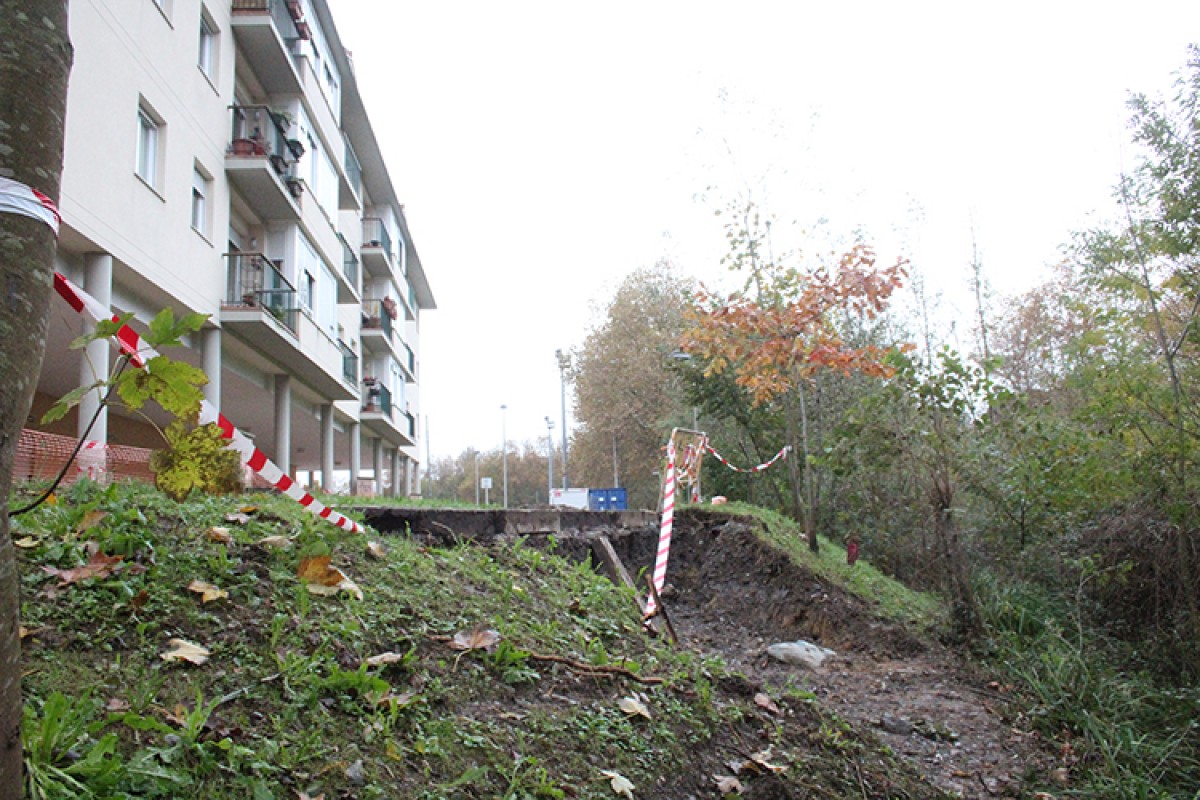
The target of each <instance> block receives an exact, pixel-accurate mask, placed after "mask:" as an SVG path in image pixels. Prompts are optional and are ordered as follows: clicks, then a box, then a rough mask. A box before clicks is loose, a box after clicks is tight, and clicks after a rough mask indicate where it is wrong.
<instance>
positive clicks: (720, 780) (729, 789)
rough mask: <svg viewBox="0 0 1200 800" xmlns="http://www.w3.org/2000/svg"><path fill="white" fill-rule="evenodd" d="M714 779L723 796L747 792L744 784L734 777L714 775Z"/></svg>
mask: <svg viewBox="0 0 1200 800" xmlns="http://www.w3.org/2000/svg"><path fill="white" fill-rule="evenodd" d="M712 779H713V782H715V783H716V784H717V791H718V792H720V793H721V794H742V793H743V792H745V791H746V787H745V786H743V785H742V782H741V781H739V780H738V779H737V778H735V777H733V776H732V775H713V776H712Z"/></svg>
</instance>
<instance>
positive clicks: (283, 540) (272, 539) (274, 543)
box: [258, 536, 292, 550]
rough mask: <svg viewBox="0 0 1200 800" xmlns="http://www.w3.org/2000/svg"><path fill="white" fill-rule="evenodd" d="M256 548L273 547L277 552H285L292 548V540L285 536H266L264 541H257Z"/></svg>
mask: <svg viewBox="0 0 1200 800" xmlns="http://www.w3.org/2000/svg"><path fill="white" fill-rule="evenodd" d="M258 546H259V547H274V548H276V549H278V550H285V549H287V548H289V547H291V546H292V540H291V539H289V538H288V537H286V536H268V537H266V538H265V539H259V540H258Z"/></svg>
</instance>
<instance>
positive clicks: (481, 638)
mask: <svg viewBox="0 0 1200 800" xmlns="http://www.w3.org/2000/svg"><path fill="white" fill-rule="evenodd" d="M499 641H500V633H499V631H494V630H492V629H491V628H483V627H479V628H476V629H475V630H473V631H471V632H470V633H467V632H466V631H459V632H458V633H456V634H454V638H453V639H451V640H450V647H451V648H453V649H455V650H487V651H489V652H490V651H491V649H492V648H493V647H495V646H496V643H497V642H499Z"/></svg>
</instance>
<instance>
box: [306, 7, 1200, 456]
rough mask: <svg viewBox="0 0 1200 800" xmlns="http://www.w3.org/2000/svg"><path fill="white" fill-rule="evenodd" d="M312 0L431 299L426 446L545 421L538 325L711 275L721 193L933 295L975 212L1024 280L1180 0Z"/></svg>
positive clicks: (576, 333)
mask: <svg viewBox="0 0 1200 800" xmlns="http://www.w3.org/2000/svg"><path fill="white" fill-rule="evenodd" d="M330 5H331V7H332V10H333V14H334V19H335V21H336V22H337V24H338V28H339V31H340V33H341V36H342V40H343V42H344V43H345V45H346V46H347V47H348V48H349V49H350V50H351V51H352V52H353V55H354V62H355V66H356V71H357V75H358V81H359V84H360V87H361V90H362V94H363V97H364V100H365V102H366V106H367V111H368V114H369V115H370V117H371V120H372V123H373V125H374V128H375V131H376V135H377V136H378V137H379V140H380V144H381V146H382V148H383V152H384V157H385V158H386V160H387V162H388V168H389V171H390V172H391V176H392V180H393V182H394V183H395V185H396V189H397V193H398V195H399V197H400V200H401V202H403V203H405V211H406V214H407V216H408V220H409V225H410V228H411V230H412V233H413V236H414V239H415V244H416V247H417V250H418V252H419V253H420V256H421V260H422V263H423V264H424V266H425V270H426V273H427V274H428V276H429V280H430V283H431V285H432V288H433V292H434V296H435V297H436V299H437V303H438V309H437V310H436V311H433V312H429V313H427V314H425V315H424V316H423V328H422V339H421V351H420V359H421V361H420V363H421V375H420V378H421V412H422V417H423V419H422V425H424V424H425V421H426V419H427V420H428V425H429V434H430V440H429V441H430V448H431V450H432V454H433V456H434V457H435V458H437V457H439V456H444V455H454V454H457V453H459V452H461V451H462V450H464V449H465V448H467V447H471V446H474V447H478V448H480V449H483V450H489V449H495V448H498V447H499V446H500V441H501V436H502V431H504V430H506V431H507V434H508V438H509V439H510V441H514V440H515V441H523V440H534V439H536V438H538V437H545V434H546V426H545V422H544V418H545V417H546V416H547V415H549V416H550V417H551V419H553V420H554V421H555V425H556V428H555V431H554V436H555V440H556V442H557V441H558V440H559V437H560V436H561V432H560V430H559V429H558V427H557V426H558V425H561V422H560V421H559V415H560V399H559V397H560V396H559V380H558V369H557V364H556V361H555V358H554V351H555V349H557V348H562V349H564V350H568V349H570V348H572V347H576V346H578V345H579V344H581V343H582V341H583V339H584V337H585V335H586V333H587V331H588V329H589V327H590V326H592V325H593V324H594V323H595V322H596V321H597V317H596V314H595V307H596V305H597V304H600V303H603V302H605V301H607V300H608V299H609V298H610V297H611V296H612V293H613V291H614V290H615V289H616V287H617V286H618V285H619V284H620V282H621V280H622V279H623V278H624V276H625V275H627V274H628V273H629V272H631V271H633V270H635V269H637V268H639V267H643V266H648V265H651V264H653V263H654V262H655V261H657V260H658V259H660V258H662V257H669V258H671V259H672V260H673V261H674V262H675V263H676V265H677V267H678V268H679V270H680V271H681V272H683V273H686V274H690V275H694V276H696V277H698V278H700V279H701V280H705V281H707V282H709V283H716V282H719V281H721V280H724V279H725V278H724V277H723V276H724V275H725V273H724V272H723V270H722V268H721V266H720V263H719V262H720V258H721V256H722V255H723V254H724V238H723V230H722V227H721V220H720V219H719V218H717V217H715V216H714V214H713V212H714V210H716V209H718V208H721V207H723V206H724V205H725V204H726V203H727V202H728V201H730V200H732V199H734V198H736V197H743V196H747V195H749V196H753V197H754V198H755V199H756V200H757V201H758V202H759V203H760V204H761V205H762V207H763V208H764V209H765V210H767V211H769V212H770V213H771V214H773V215H774V216H775V217H776V218H777V220H778V221H779V222H780V223H781V225H780V228H781V229H783V231H784V233H783V234H782V235H781V239H782V240H787V241H782V242H781V244H780V247H781V248H782V247H784V246H785V245H789V244H792V243H795V244H796V245H797V246H799V245H800V244H802V243H803V242H806V241H807V242H810V243H811V242H812V241H824V242H826V243H828V242H829V241H831V240H836V239H837V238H838V237H843V236H847V235H849V234H850V233H851V232H852V231H855V230H862V231H865V233H866V236H867V239H868V240H869V241H874V242H876V243H877V244H878V249H879V251H880V255H881V260H883V261H888V262H890V261H892V260H894V259H895V258H896V257H897V256H898V255H904V256H906V257H908V258H910V259H911V260H912V261H913V262H914V264H915V265H916V266H917V267H918V268H919V269H920V270H921V271H922V272H923V273H924V274H925V275H926V280H927V282H928V283H929V285H930V287H931V288H933V289H940V290H941V291H943V292H944V294H945V302H946V303H947V305H948V308H949V314H950V315H951V316H954V315H957V316H959V317H960V318H964V319H965V318H966V317H968V316H969V315H970V311H971V309H970V306H969V305H967V304H965V303H963V302H961V301H958V300H956V298H960V297H962V296H964V295H965V291H966V289H965V287H966V285H967V276H968V265H969V263H970V261H971V254H972V230H974V242H975V244H976V245H977V246H978V249H979V253H980V256H981V257H982V260H983V264H984V270H985V277H986V278H987V280H988V281H989V282H990V283H991V284H992V286H993V287H994V288H995V289H996V290H997V291H999V292H1012V291H1016V290H1019V289H1021V288H1024V287H1026V286H1029V285H1032V284H1033V283H1034V282H1036V281H1037V279H1038V278H1039V277H1040V276H1041V275H1042V274H1043V270H1044V268H1045V266H1046V265H1048V264H1051V263H1053V262H1054V261H1055V260H1056V259H1057V257H1058V248H1059V246H1060V245H1061V244H1062V243H1063V242H1065V241H1066V240H1067V238H1068V234H1069V232H1070V231H1071V230H1073V229H1078V228H1080V227H1082V226H1083V225H1084V224H1085V223H1086V222H1087V220H1088V219H1089V213H1090V212H1094V211H1095V210H1097V209H1103V208H1104V207H1105V206H1106V204H1107V202H1108V198H1109V194H1110V188H1111V186H1112V185H1113V183H1114V181H1115V179H1116V176H1117V175H1118V173H1119V171H1120V170H1121V169H1122V167H1123V166H1128V162H1129V161H1130V159H1131V155H1130V152H1131V151H1130V147H1129V145H1128V144H1127V142H1128V136H1127V129H1126V125H1125V122H1126V119H1127V116H1128V115H1127V113H1126V109H1125V105H1124V102H1125V100H1126V98H1127V93H1128V91H1130V90H1137V91H1146V92H1148V93H1159V92H1161V91H1164V90H1166V89H1167V88H1168V87H1169V84H1170V80H1171V76H1172V73H1174V72H1175V71H1177V70H1179V69H1181V68H1182V67H1183V65H1184V63H1185V61H1186V57H1187V52H1186V46H1187V43H1188V42H1189V41H1200V2H1195V0H1190V1H1188V0H1177V1H1176V2H1147V1H1146V0H1143V2H1139V3H1137V4H1134V3H1129V2H1125V3H1117V2H1106V1H1105V0H1093V1H1092V2H1053V1H1052V0H1042V2H1038V3H1031V2H1008V3H1003V4H1001V3H988V4H984V3H969V2H953V3H950V2H947V3H928V2H923V3H917V2H902V1H900V0H894V1H893V2H857V3H856V2H834V1H833V0H823V2H799V1H798V0H797V1H794V2H783V0H775V2H746V1H745V0H743V1H742V2H737V3H734V2H726V3H715V2H701V1H698V0H693V1H692V2H654V1H653V0H641V2H630V1H629V0H610V1H609V2H604V3H590V4H584V3H581V2H568V1H567V0H557V1H555V2H551V1H550V0H546V1H544V2H526V1H524V0H511V1H510V2H503V3H501V2H494V1H484V0H472V1H470V2H431V1H429V0H426V2H412V1H411V0H388V2H379V0H330ZM789 223H795V224H794V225H790V224H789ZM806 231H807V232H813V231H816V232H817V233H818V234H819V236H818V237H817V238H816V239H812V238H809V239H805V238H804V232H806ZM815 250H821V251H827V250H828V244H825V245H823V246H819V247H818V246H815V245H812V244H810V245H809V248H808V251H809V252H814V251H815ZM956 303H957V304H956ZM964 325H965V323H964ZM964 335H965V333H964ZM964 344H965V343H964ZM568 402H569V401H568ZM501 404H507V405H508V411H507V413H506V415H505V416H504V417H503V418H502V414H501V411H500V405H501ZM569 413H570V411H569V409H568V414H569ZM422 434H424V430H422ZM422 456H424V454H422Z"/></svg>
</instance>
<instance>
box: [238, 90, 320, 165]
mask: <svg viewBox="0 0 1200 800" xmlns="http://www.w3.org/2000/svg"><path fill="white" fill-rule="evenodd" d="M229 108H230V110H231V111H232V112H233V129H232V131H231V136H230V143H229V154H230V155H232V156H248V157H260V158H261V157H262V156H266V157H267V158H269V159H270V160H271V166H272V167H274V168H275V172H276V173H277V174H278V175H279V176H280V177H281V178H282V177H287V176H289V175H290V174H291V170H292V165H294V164H295V163H296V161H298V160H299V159H300V156H302V155H304V145H303V144H301V143H300V141H299V140H298V139H289V138H288V130H289V128H290V127H291V121H290V120H289V118H288V117H287V115H285V114H284V113H283V112H281V111H275V110H274V109H272V108H270V107H269V106H236V105H235V106H230V107H229Z"/></svg>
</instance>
